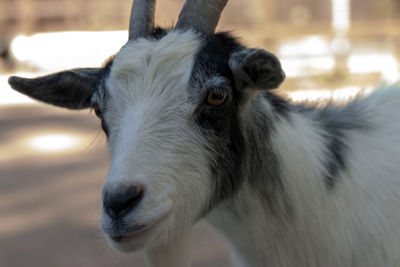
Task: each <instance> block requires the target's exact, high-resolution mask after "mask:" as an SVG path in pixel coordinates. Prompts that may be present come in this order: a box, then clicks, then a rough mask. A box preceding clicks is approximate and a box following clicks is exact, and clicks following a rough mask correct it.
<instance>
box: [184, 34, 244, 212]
mask: <svg viewBox="0 0 400 267" xmlns="http://www.w3.org/2000/svg"><path fill="white" fill-rule="evenodd" d="M239 48H241V46H240V44H239V43H238V42H237V41H236V40H235V39H234V38H232V37H230V36H229V35H228V34H226V33H218V34H214V35H207V36H204V43H203V46H202V48H201V49H200V51H199V52H198V54H197V58H196V60H195V64H194V67H193V70H192V79H191V81H190V85H189V90H190V92H189V94H190V95H192V96H195V97H194V99H193V100H194V101H196V102H199V101H200V104H199V106H198V108H197V110H196V113H195V116H194V120H195V123H196V125H198V127H199V129H200V130H201V131H203V132H204V135H205V136H206V137H207V138H208V140H209V145H207V146H206V148H207V149H210V147H212V151H211V153H213V154H214V157H213V158H212V159H210V168H211V171H212V175H213V178H214V196H213V198H212V199H211V201H210V203H209V206H208V207H206V208H205V211H204V212H205V213H207V212H208V211H209V210H211V209H212V208H213V207H215V206H216V205H218V204H219V203H221V202H222V201H224V200H227V199H229V198H231V197H232V196H233V195H234V194H235V193H236V192H237V191H238V189H239V188H240V185H241V184H242V182H243V179H242V169H243V165H244V160H243V158H244V155H245V144H244V137H243V133H242V132H241V129H240V125H239V118H238V115H239V114H238V109H239V102H238V100H239V99H240V92H238V91H237V90H235V89H236V88H235V82H234V78H233V74H232V72H231V70H230V68H229V65H228V60H229V57H230V55H231V54H232V53H233V52H234V51H235V50H236V49H239ZM213 77H219V78H223V80H225V81H226V83H225V84H224V85H223V87H224V89H225V90H227V92H228V94H229V96H228V99H227V101H225V103H224V104H223V105H222V106H219V107H214V106H211V105H208V104H207V103H206V102H205V101H202V99H206V96H207V92H208V91H209V90H210V89H212V88H206V86H205V84H207V83H206V82H205V81H206V80H208V79H212V78H213ZM215 151H216V153H215Z"/></svg>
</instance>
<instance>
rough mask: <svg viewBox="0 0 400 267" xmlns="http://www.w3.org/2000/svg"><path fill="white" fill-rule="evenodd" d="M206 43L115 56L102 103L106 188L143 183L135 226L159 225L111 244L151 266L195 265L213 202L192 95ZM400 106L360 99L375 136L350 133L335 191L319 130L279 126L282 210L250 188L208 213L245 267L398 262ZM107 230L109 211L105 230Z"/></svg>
mask: <svg viewBox="0 0 400 267" xmlns="http://www.w3.org/2000/svg"><path fill="white" fill-rule="evenodd" d="M199 44H200V40H199V38H198V37H197V36H196V35H195V34H194V33H192V32H190V31H189V32H186V33H181V32H176V31H172V32H170V33H169V34H168V35H167V36H166V37H164V38H162V39H161V40H159V41H156V40H145V39H140V40H137V41H135V42H132V43H128V44H127V45H126V46H125V47H124V48H123V49H122V50H121V51H120V53H119V54H118V55H117V57H116V58H115V60H114V64H113V67H112V70H111V74H110V75H111V76H110V78H109V79H108V82H107V90H108V93H109V94H110V96H109V98H108V99H109V100H108V102H107V103H103V104H102V105H103V108H105V109H107V112H106V113H105V121H106V122H107V124H108V125H109V127H110V129H109V131H110V140H109V146H110V153H111V157H112V162H111V167H110V171H109V173H108V176H107V180H106V182H105V184H104V188H105V190H108V189H112V188H114V187H116V186H117V185H120V184H140V185H143V186H144V187H145V189H146V190H145V192H146V194H145V197H144V199H143V201H142V202H141V203H140V204H139V206H138V207H137V208H136V209H135V211H134V212H133V213H132V214H129V215H128V216H127V221H128V222H131V221H132V222H133V221H134V222H135V223H143V224H151V223H154V222H157V225H156V227H155V228H154V229H153V230H152V231H151V232H149V233H148V234H146V235H145V236H142V237H141V238H139V240H135V242H131V243H128V244H123V245H121V244H118V243H114V242H112V241H111V242H112V245H114V246H115V247H116V248H118V249H120V250H124V251H134V250H137V249H140V248H144V249H145V250H147V255H148V256H149V257H148V258H149V264H150V265H151V266H170V267H172V266H174V267H182V266H189V264H190V263H189V256H188V255H189V254H190V251H189V250H188V246H187V244H188V241H187V238H188V233H189V231H190V227H191V226H192V225H193V224H194V223H195V220H196V219H197V218H196V216H197V215H198V213H199V211H200V210H201V208H202V207H203V205H204V203H207V200H208V199H209V198H210V197H211V194H212V192H211V187H212V186H211V173H210V170H209V166H208V162H209V160H208V158H209V157H212V156H213V155H210V154H209V152H207V151H209V150H206V149H205V145H206V140H205V139H204V137H203V136H202V134H200V133H199V132H198V131H196V126H195V125H194V122H193V118H192V117H191V114H192V113H193V111H194V110H195V108H196V104H193V103H190V101H188V95H187V94H188V93H187V86H188V81H189V75H190V70H191V69H192V67H193V61H194V56H195V54H196V52H197V51H198V49H199ZM399 99H400V90H399V89H398V88H393V89H391V90H386V91H380V92H378V93H375V94H373V95H371V96H369V97H367V98H366V99H363V100H357V101H360V103H361V105H363V107H364V108H363V110H365V111H366V113H367V114H364V115H365V116H366V117H367V118H368V121H369V122H370V123H371V126H372V127H373V130H371V131H367V130H365V131H350V130H349V131H347V132H345V135H346V139H345V140H347V143H346V145H347V146H348V153H347V157H346V160H347V163H346V165H347V167H346V170H345V171H344V172H342V173H341V174H340V177H339V178H338V179H339V181H338V182H337V184H336V185H335V188H334V189H333V190H332V191H329V190H328V189H327V187H326V184H325V183H324V180H323V178H321V177H323V176H324V172H325V168H324V166H323V162H324V161H323V160H324V155H325V152H326V151H324V149H323V147H324V138H323V137H322V136H323V133H321V132H320V131H321V130H320V128H319V127H318V125H317V124H316V122H315V121H313V120H312V119H311V118H310V117H307V116H305V115H304V114H299V113H295V112H292V113H290V114H289V115H290V119H289V120H276V121H274V123H275V130H274V131H273V134H272V138H271V139H272V141H271V145H272V149H273V150H274V151H275V153H276V155H277V158H278V162H279V167H280V173H281V175H282V177H281V178H282V182H283V187H284V188H285V193H286V194H285V195H282V196H278V199H277V203H275V204H274V205H276V206H277V207H279V211H278V212H277V213H276V214H271V212H270V211H269V210H266V209H265V203H263V201H264V200H262V199H260V198H258V197H256V196H255V194H254V188H252V187H251V186H249V185H247V184H244V185H243V187H242V188H241V190H240V191H239V193H238V194H237V195H236V196H235V198H234V199H233V200H232V203H230V205H229V206H225V205H220V206H218V207H217V208H215V209H214V210H213V211H212V212H211V213H210V214H209V215H208V216H207V220H208V221H209V222H210V223H211V224H212V225H214V226H215V227H216V228H217V229H219V230H220V231H221V232H222V233H223V234H224V235H225V236H226V238H227V239H228V240H229V241H230V243H231V244H232V246H233V248H234V249H235V251H236V252H237V255H238V259H239V261H240V262H241V263H242V265H243V266H252V267H254V266H332V267H333V266H349V267H350V266H359V267H362V266H363V267H364V266H371V267H372V266H400V253H399V252H400V229H399V227H400V211H399V206H400V145H399V144H400V101H399ZM243 112H244V113H245V114H241V116H242V117H241V118H242V121H241V125H247V127H250V128H251V127H253V126H252V124H251V121H247V120H249V118H250V116H247V115H248V113H250V112H261V113H264V114H270V115H271V117H273V116H272V114H271V113H272V108H271V107H270V106H269V104H268V102H267V101H265V100H263V99H262V98H257V99H256V100H254V101H253V103H252V105H251V106H247V107H246V109H243ZM254 130H257V129H254ZM245 178H248V177H244V179H245ZM259 178H260V179H262V178H263V177H259ZM279 197H280V198H279ZM285 203H290V211H286V207H285V206H284V205H285ZM233 211H234V212H233ZM238 214H239V217H238ZM160 219H161V221H159V220H160ZM110 223H111V222H110V219H109V218H108V216H107V215H106V214H103V216H102V222H101V226H102V228H103V230H104V231H105V232H106V233H107V229H108V228H109V227H110Z"/></svg>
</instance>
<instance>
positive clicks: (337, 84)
mask: <svg viewBox="0 0 400 267" xmlns="http://www.w3.org/2000/svg"><path fill="white" fill-rule="evenodd" d="M131 4H132V3H131V1H130V0H113V1H109V0H0V266H2V267H3V266H4V267H12V266H15V267H21V266H85V267H86V266H88V267H90V266H96V267H101V266H138V267H141V266H144V260H143V257H142V255H140V254H134V255H124V254H118V253H117V252H114V251H113V250H112V249H110V248H109V247H108V246H107V244H106V242H105V240H104V238H103V236H102V234H101V233H100V231H99V230H98V226H97V225H98V222H99V216H100V203H99V199H100V192H101V186H102V183H103V180H104V178H105V176H106V173H107V169H108V164H109V159H108V155H107V149H106V140H105V137H104V135H103V133H102V132H101V131H100V127H99V122H98V120H97V119H96V118H95V116H94V115H93V114H91V113H90V112H89V111H79V112H76V111H75V112H72V111H68V110H63V109H59V108H54V107H51V106H47V105H44V104H40V103H37V102H34V101H32V100H30V99H29V98H26V97H24V96H22V95H20V94H18V93H16V92H14V91H12V90H11V89H10V88H9V86H8V84H7V78H8V76H9V75H14V74H17V75H22V76H25V77H32V76H36V75H42V74H46V73H49V72H54V71H59V70H62V69H65V68H75V67H98V66H100V65H101V64H102V63H103V62H104V61H105V60H106V59H107V58H108V57H109V56H110V55H112V54H114V53H116V52H117V51H118V50H119V48H120V47H121V46H122V45H123V44H124V43H125V42H126V40H127V37H128V35H127V31H126V29H127V27H128V20H129V12H130V7H131ZM182 5H183V0H159V1H158V4H157V12H156V13H157V14H156V21H157V23H158V25H160V26H166V27H169V26H172V25H173V23H174V21H176V18H177V16H178V13H179V11H180V8H181V6H182ZM399 29H400V1H399V0H380V1H376V0H248V1H241V0H230V1H229V3H228V5H227V7H226V9H225V11H224V13H223V16H222V19H221V23H220V25H219V30H223V31H231V32H232V33H233V34H234V35H236V36H239V37H241V39H242V41H243V42H244V43H245V44H246V45H248V46H251V47H261V48H265V49H267V50H269V51H271V52H274V53H276V54H277V55H278V57H279V58H280V59H281V61H282V65H283V68H284V70H285V72H286V74H287V80H286V82H285V83H284V84H283V86H282V89H283V90H284V91H285V93H286V94H287V95H288V97H289V98H291V99H292V100H293V101H303V100H305V99H309V100H326V99H333V100H335V101H338V102H341V101H345V100H347V99H349V98H351V97H354V96H355V95H356V94H358V93H369V92H371V91H372V90H374V88H375V87H376V86H378V85H380V84H382V83H388V84H389V83H393V82H396V81H398V80H399V79H400V74H399V73H400V67H399V61H400V30H399ZM192 247H193V266H207V267H211V266H215V267H217V266H218V267H221V266H222V267H223V266H233V265H232V263H231V261H230V251H229V248H228V246H227V245H226V244H225V243H224V241H223V240H222V239H221V237H220V236H219V235H218V234H217V233H215V232H214V231H213V230H212V229H211V228H210V227H209V226H207V225H206V224H205V223H204V222H201V223H199V224H198V225H197V226H196V227H195V230H194V233H193V244H192Z"/></svg>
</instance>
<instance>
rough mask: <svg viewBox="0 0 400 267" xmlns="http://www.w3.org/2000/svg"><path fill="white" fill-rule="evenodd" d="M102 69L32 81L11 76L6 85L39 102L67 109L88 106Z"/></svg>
mask: <svg viewBox="0 0 400 267" xmlns="http://www.w3.org/2000/svg"><path fill="white" fill-rule="evenodd" d="M101 73H102V69H101V68H92V69H90V68H89V69H75V70H67V71H62V72H58V73H54V74H50V75H46V76H42V77H38V78H34V79H26V78H20V77H16V76H12V77H10V78H9V79H8V83H9V84H10V85H11V87H12V88H13V89H15V90H16V91H18V92H20V93H22V94H25V95H27V96H30V97H32V98H34V99H37V100H39V101H42V102H45V103H48V104H52V105H56V106H59V107H64V108H69V109H84V108H88V107H89V106H90V98H91V96H92V94H93V92H94V91H95V89H96V88H97V85H98V83H99V81H100V77H101Z"/></svg>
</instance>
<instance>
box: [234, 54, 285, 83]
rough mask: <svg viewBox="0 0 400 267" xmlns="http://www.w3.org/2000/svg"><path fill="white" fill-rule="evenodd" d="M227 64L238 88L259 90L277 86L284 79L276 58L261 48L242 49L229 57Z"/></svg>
mask: <svg viewBox="0 0 400 267" xmlns="http://www.w3.org/2000/svg"><path fill="white" fill-rule="evenodd" d="M229 66H230V68H231V70H232V72H233V75H234V76H235V80H236V83H237V85H238V87H239V88H245V87H250V88H251V87H252V88H256V89H257V88H258V89H261V90H269V89H275V88H278V87H279V85H280V84H281V83H282V82H283V80H285V73H284V72H283V70H282V67H281V63H280V62H279V60H278V58H277V57H276V56H275V55H274V54H272V53H270V52H268V51H265V50H263V49H247V48H246V49H243V50H240V51H238V52H235V53H233V54H232V55H231V57H230V59H229Z"/></svg>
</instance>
